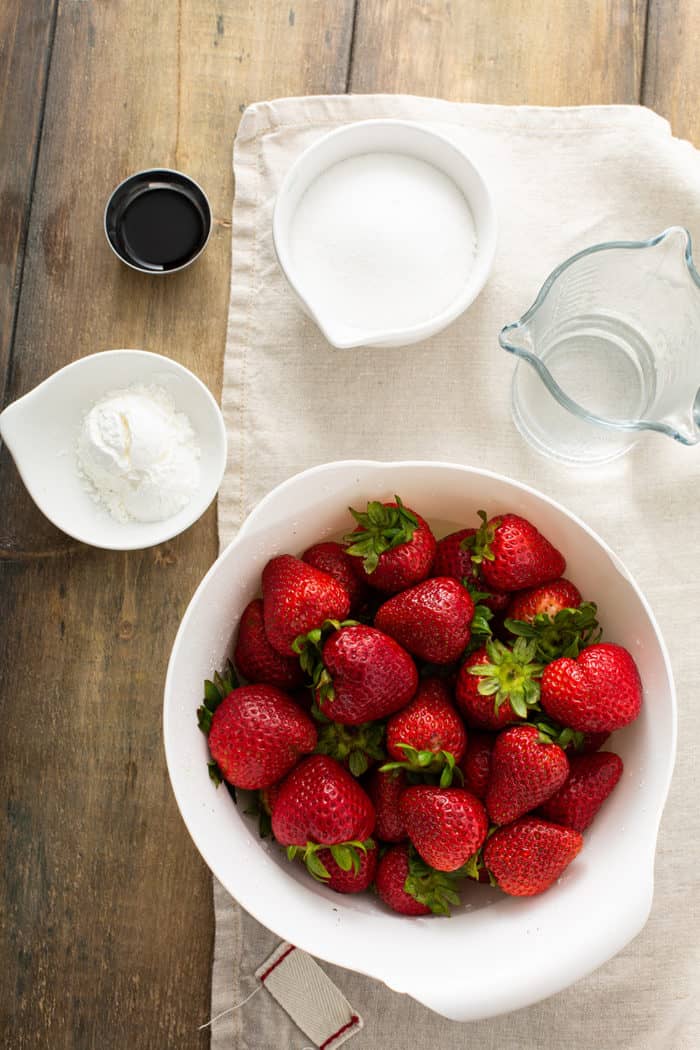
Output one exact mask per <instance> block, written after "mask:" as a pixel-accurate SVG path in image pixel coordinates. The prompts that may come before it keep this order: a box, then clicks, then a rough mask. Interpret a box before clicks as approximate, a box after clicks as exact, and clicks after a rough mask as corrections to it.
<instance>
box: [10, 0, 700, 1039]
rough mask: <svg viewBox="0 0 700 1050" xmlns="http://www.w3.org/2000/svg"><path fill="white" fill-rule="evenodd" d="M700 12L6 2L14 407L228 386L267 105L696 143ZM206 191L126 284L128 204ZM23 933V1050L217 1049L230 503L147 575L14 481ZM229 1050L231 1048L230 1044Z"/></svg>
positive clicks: (156, 557)
mask: <svg viewBox="0 0 700 1050" xmlns="http://www.w3.org/2000/svg"><path fill="white" fill-rule="evenodd" d="M699 34H700V7H699V6H698V4H697V3H695V2H694V0H648V2H647V3H645V0H608V2H604V0H591V2H583V3H582V2H581V0H451V2H449V0H444V2H440V0H432V2H431V0H421V2H408V0H325V2H324V0H287V2H286V3H276V2H274V0H247V2H244V0H122V2H120V3H114V2H112V3H106V2H102V3H100V2H97V0H3V2H2V4H0V83H1V84H2V92H1V94H0V147H1V153H0V156H1V157H2V170H1V171H0V383H1V384H2V391H1V394H2V403H5V404H6V403H8V402H9V401H12V400H13V399H14V398H16V397H18V396H20V395H21V394H23V393H25V392H26V391H27V390H29V389H31V387H33V386H34V385H35V384H36V383H38V382H39V381H40V380H41V379H43V378H45V377H46V376H47V375H49V373H51V372H53V371H54V370H55V369H57V368H59V367H61V366H62V365H64V364H66V363H67V362H69V361H72V360H73V359H74V358H76V357H79V356H81V355H84V354H88V353H92V352H93V351H95V350H101V349H106V348H109V347H124V346H126V347H144V348H147V349H149V350H154V351H158V352H160V353H163V354H168V355H171V356H172V357H175V358H177V359H178V360H179V361H182V362H183V363H184V364H185V365H188V366H189V367H190V368H192V369H193V370H194V371H195V372H196V373H197V374H198V375H200V376H201V377H202V379H203V380H204V381H205V382H206V383H208V384H209V386H210V387H211V389H212V390H213V391H215V392H217V391H218V390H219V387H220V381H221V368H222V358H223V350H224V333H225V327H226V310H227V302H228V288H229V255H230V233H231V222H230V216H231V201H232V196H233V179H232V175H231V143H232V141H233V136H234V134H235V131H236V126H237V124H238V120H239V118H240V114H241V113H242V111H243V110H244V109H245V107H246V105H248V103H250V102H253V101H254V100H257V99H263V98H269V97H274V96H281V95H298V94H313V93H319V92H346V91H353V92H369V91H387V92H411V93H414V94H419V95H440V96H443V97H445V98H449V99H459V100H465V101H480V102H502V103H532V104H554V105H579V104H588V103H611V102H627V103H637V102H643V103H644V104H646V105H648V106H652V107H653V108H654V109H656V110H657V111H658V112H660V113H661V114H663V115H664V116H666V117H668V118H669V119H670V121H671V123H672V126H673V129H674V131H675V133H676V134H677V135H680V136H684V137H688V138H691V139H695V141H700V105H699V103H700V54H699V53H698V50H697V46H696V42H697V39H698V35H699ZM153 165H165V166H171V167H175V168H181V169H184V170H185V171H187V172H189V173H190V174H192V175H193V176H194V177H195V178H196V179H198V180H199V181H201V183H202V184H203V185H204V187H205V188H206V190H207V192H208V194H209V196H210V199H211V201H212V205H213V210H214V215H215V228H214V233H213V237H212V240H211V243H210V245H209V248H208V250H207V252H206V255H205V256H204V257H203V259H202V260H201V261H200V262H199V263H198V264H197V266H196V267H195V268H194V269H192V271H188V272H185V273H181V274H177V275H174V276H171V277H169V278H167V279H165V280H157V279H152V278H144V277H142V276H140V275H138V274H135V273H132V272H130V271H129V270H127V269H126V267H123V266H121V265H119V264H118V263H117V261H116V260H115V258H114V257H113V256H112V254H111V253H110V251H109V249H108V248H107V245H106V242H105V240H104V235H103V233H102V209H103V207H104V202H105V199H106V197H107V195H108V193H109V191H110V190H111V188H112V187H113V186H114V185H115V184H116V183H117V182H119V181H120V180H121V179H122V178H123V177H124V176H125V175H127V174H128V173H130V172H132V171H135V170H138V169H139V168H144V167H150V166H153ZM0 493H1V494H2V496H1V500H0V508H1V518H0V572H1V573H2V582H1V583H0V624H1V627H2V630H1V632H0V681H1V682H2V697H3V705H2V723H1V725H2V736H1V737H0V742H1V743H0V747H1V752H0V753H1V754H2V760H1V765H0V778H1V794H2V804H3V809H4V811H5V817H4V820H3V824H2V831H3V840H2V855H3V858H4V869H3V877H2V891H3V902H2V905H1V908H2V910H1V912H0V915H1V921H2V929H3V941H2V953H3V955H2V958H1V959H0V1034H1V1035H2V1037H3V1040H4V1042H3V1045H4V1046H5V1047H6V1048H8V1050H9V1048H12V1050H22V1048H29V1047H31V1048H33V1050H34V1048H37V1047H47V1048H48V1047H51V1048H52V1050H63V1048H65V1050H69V1048H70V1050H78V1048H79V1050H82V1048H93V1047H94V1048H99V1050H111V1048H114V1050H126V1048H128V1050H138V1048H145V1047H149V1048H151V1047H152V1048H154V1050H164V1048H166V1047H177V1048H201V1047H205V1046H206V1045H207V1043H208V1036H207V1034H206V1033H200V1034H198V1033H197V1030H196V1028H197V1025H198V1024H199V1023H201V1021H202V1020H204V1019H206V1018H207V1017H208V1007H209V978H210V965H211V953H212V942H213V919H212V901H211V886H210V879H209V875H208V872H207V870H206V868H205V866H204V864H203V863H202V861H201V860H200V858H199V856H198V854H197V853H196V852H195V849H194V847H193V845H192V843H191V842H190V839H189V837H188V835H187V832H186V831H185V828H184V825H183V823H182V821H181V820H180V817H179V815H178V813H177V810H176V808H175V804H174V801H173V798H172V794H171V791H170V787H169V784H168V780H167V776H166V770H165V763H164V759H163V750H162V744H161V731H160V718H161V715H160V712H161V694H162V684H163V676H164V671H165V666H166V661H167V657H168V653H169V650H170V646H171V643H172V640H173V637H174V634H175V631H176V628H177V624H178V621H179V619H180V617H181V615H182V613H183V611H184V609H185V607H186V605H187V602H188V600H189V598H190V596H191V594H192V592H193V590H194V588H195V586H196V585H197V583H198V581H199V580H200V578H201V576H202V575H203V573H204V571H205V570H206V569H207V567H208V566H209V565H210V563H211V562H212V561H213V559H214V557H215V556H216V553H217V531H216V517H215V511H214V509H213V508H212V509H210V511H209V512H208V513H207V514H206V515H205V516H204V518H203V519H202V520H200V521H199V522H198V524H197V525H195V526H194V527H193V528H192V529H190V530H189V532H187V533H186V534H185V535H184V536H180V537H179V538H178V539H176V540H174V541H173V542H171V543H167V544H164V545H163V546H161V547H157V548H155V549H152V550H147V551H143V552H134V553H129V554H120V553H107V552H104V551H98V550H92V549H90V548H88V547H84V546H82V545H81V544H79V543H76V542H74V541H72V540H71V539H69V538H68V537H67V536H64V535H63V534H62V533H60V532H58V531H57V530H56V529H54V528H53V527H52V526H51V525H50V524H49V523H48V522H47V521H46V520H45V519H44V518H43V517H42V515H41V514H40V513H39V512H38V511H37V510H36V508H35V507H34V505H33V504H32V502H31V501H30V499H29V497H28V496H27V494H26V492H25V490H24V488H23V486H22V483H21V482H20V480H19V477H18V475H17V472H16V470H15V468H14V466H13V464H12V462H11V460H10V457H9V456H8V455H7V453H6V452H5V451H4V450H3V452H2V458H1V460H0ZM232 1050H233V1048H232Z"/></svg>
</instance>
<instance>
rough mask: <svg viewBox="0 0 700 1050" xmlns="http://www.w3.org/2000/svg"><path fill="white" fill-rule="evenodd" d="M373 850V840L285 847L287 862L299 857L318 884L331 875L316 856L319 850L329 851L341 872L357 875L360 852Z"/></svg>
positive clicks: (310, 843) (314, 843)
mask: <svg viewBox="0 0 700 1050" xmlns="http://www.w3.org/2000/svg"><path fill="white" fill-rule="evenodd" d="M374 848H375V843H374V839H366V840H365V841H364V842H360V841H359V839H351V840H349V841H348V842H335V843H333V844H332V845H324V844H323V843H319V842H307V843H306V845H305V846H287V857H288V858H289V860H294V859H295V858H296V857H297V856H300V857H301V859H302V860H303V861H304V864H305V865H306V867H307V870H308V872H309V874H310V875H313V877H314V878H315V879H316V880H317V881H318V882H324V881H325V880H326V879H330V877H331V873H330V872H329V870H328V868H327V867H326V865H325V864H324V863H323V861H322V860H321V859H320V858H319V856H318V853H319V851H320V850H324V849H327V850H330V854H331V856H332V857H333V860H334V861H335V862H336V864H337V865H338V867H339V868H340V870H341V871H350V870H351V869H352V871H353V872H354V873H355V875H357V873H358V872H359V870H360V852H362V853H366V852H367V850H368V849H374Z"/></svg>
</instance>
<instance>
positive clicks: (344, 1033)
mask: <svg viewBox="0 0 700 1050" xmlns="http://www.w3.org/2000/svg"><path fill="white" fill-rule="evenodd" d="M255 976H256V977H258V978H259V979H260V980H261V981H262V983H263V984H264V985H265V987H266V988H267V990H268V992H269V993H270V994H271V995H272V996H274V998H275V999H276V1000H277V1002H278V1003H279V1004H280V1006H281V1007H282V1009H284V1010H286V1011H287V1013H288V1014H289V1016H290V1017H291V1019H292V1020H293V1021H294V1023H295V1024H296V1025H298V1027H299V1028H301V1030H302V1032H304V1033H305V1035H308V1037H309V1039H312V1040H313V1041H314V1043H315V1044H316V1046H317V1047H318V1050H335V1048H336V1047H338V1046H341V1045H342V1044H343V1043H345V1042H347V1040H348V1039H352V1037H353V1036H354V1035H357V1033H358V1032H359V1031H360V1029H361V1028H362V1027H363V1021H362V1018H361V1017H360V1015H359V1014H357V1013H355V1011H354V1010H353V1008H352V1006H351V1005H350V1003H349V1002H348V1001H347V999H346V998H345V996H344V995H343V993H342V992H341V991H340V989H338V988H337V987H336V986H335V985H334V984H333V982H332V981H331V979H330V977H328V976H327V974H325V973H324V972H323V970H322V969H321V967H320V966H319V965H318V963H316V962H315V961H314V960H313V959H312V958H311V956H310V955H307V953H306V952H303V951H301V950H300V949H299V948H295V947H294V945H293V944H289V943H288V942H287V941H282V943H281V944H280V945H279V946H278V947H277V948H275V950H274V952H273V953H272V955H270V956H269V957H268V958H267V959H266V960H265V962H264V963H263V964H262V965H261V966H259V967H258V969H257V970H256V971H255Z"/></svg>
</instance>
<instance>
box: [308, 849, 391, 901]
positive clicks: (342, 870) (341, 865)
mask: <svg viewBox="0 0 700 1050" xmlns="http://www.w3.org/2000/svg"><path fill="white" fill-rule="evenodd" d="M332 849H333V852H331V849H320V850H318V852H317V853H316V858H317V860H318V862H319V863H320V864H321V865H323V867H324V868H325V870H326V871H327V872H328V875H327V877H326V876H323V875H321V878H322V880H323V882H324V884H325V885H326V886H328V888H329V889H330V890H335V891H336V893H362V892H363V890H366V889H369V887H370V885H371V884H372V882H373V880H374V875H375V872H376V870H377V858H378V854H379V851H378V849H377V847H376V846H375V844H374V842H372V840H371V839H370V840H369V841H368V842H366V843H365V849H356V850H355V852H354V855H353V854H351V853H350V851H349V850H348V851H347V854H346V852H345V851H346V847H344V846H336V847H333V848H332ZM348 861H349V862H350V867H349V868H348V867H346V865H347V864H348ZM319 873H320V869H319Z"/></svg>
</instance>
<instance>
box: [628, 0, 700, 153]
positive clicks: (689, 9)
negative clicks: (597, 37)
mask: <svg viewBox="0 0 700 1050" xmlns="http://www.w3.org/2000/svg"><path fill="white" fill-rule="evenodd" d="M699 38H700V5H699V4H698V3H697V2H696V0H649V18H648V25H647V46H646V56H645V64H644V80H643V85H642V102H643V103H644V105H645V106H650V107H651V108H652V109H655V110H656V112H657V113H660V114H661V116H662V117H666V118H667V119H668V120H669V121H670V122H671V127H672V129H673V133H674V135H678V136H679V137H680V138H687V139H690V140H691V141H692V142H694V143H695V144H696V145H700V53H699V52H698V39H699Z"/></svg>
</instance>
